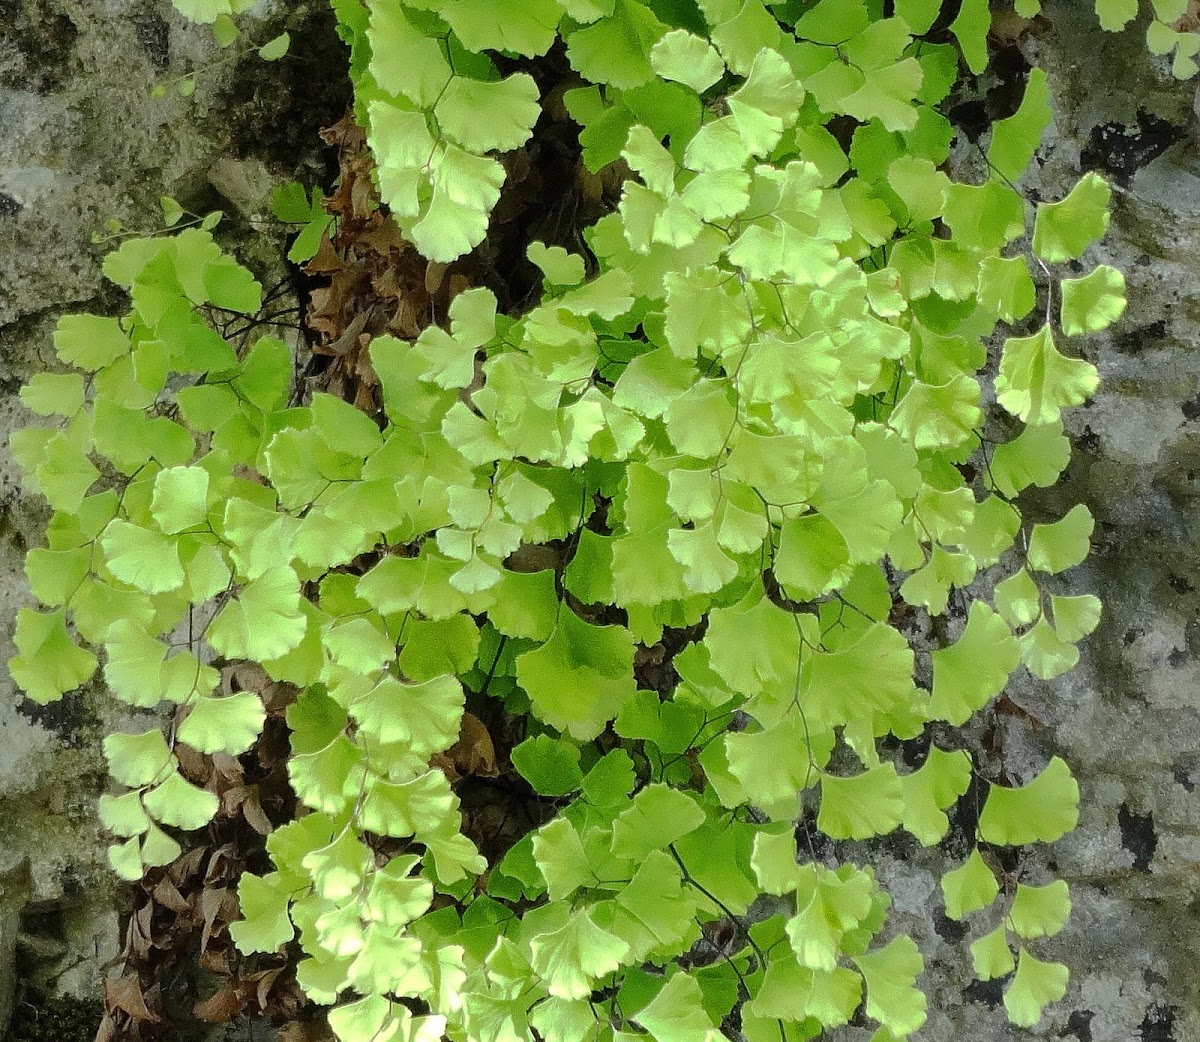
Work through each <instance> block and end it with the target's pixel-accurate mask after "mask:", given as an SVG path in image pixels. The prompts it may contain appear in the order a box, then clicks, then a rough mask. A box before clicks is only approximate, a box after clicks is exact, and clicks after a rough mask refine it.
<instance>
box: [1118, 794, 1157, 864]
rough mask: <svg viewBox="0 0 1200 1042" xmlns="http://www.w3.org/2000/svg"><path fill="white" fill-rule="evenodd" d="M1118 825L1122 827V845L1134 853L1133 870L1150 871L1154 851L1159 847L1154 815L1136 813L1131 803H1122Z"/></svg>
mask: <svg viewBox="0 0 1200 1042" xmlns="http://www.w3.org/2000/svg"><path fill="white" fill-rule="evenodd" d="M1117 825H1118V827H1119V828H1120V829H1121V846H1123V847H1124V848H1125V849H1126V850H1128V851H1129V852H1130V853H1131V854H1132V855H1133V870H1134V871H1135V872H1149V871H1150V863H1151V862H1152V861H1153V860H1154V852H1155V851H1156V850H1157V849H1158V835H1157V833H1155V831H1154V815H1153V814H1135V813H1134V812H1133V811H1132V810H1130V809H1129V804H1127V803H1122V804H1121V806H1120V807H1119V808H1118V809H1117Z"/></svg>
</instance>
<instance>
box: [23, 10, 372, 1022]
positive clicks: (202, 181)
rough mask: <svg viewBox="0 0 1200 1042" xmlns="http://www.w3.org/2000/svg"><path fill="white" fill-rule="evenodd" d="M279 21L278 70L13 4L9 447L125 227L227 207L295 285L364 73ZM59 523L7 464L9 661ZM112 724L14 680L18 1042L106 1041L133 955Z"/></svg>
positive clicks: (290, 15)
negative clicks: (108, 825)
mask: <svg viewBox="0 0 1200 1042" xmlns="http://www.w3.org/2000/svg"><path fill="white" fill-rule="evenodd" d="M265 7H266V5H260V9H258V10H257V11H256V13H259V14H262V15H264V16H265V20H263V21H258V22H255V21H254V20H251V21H250V22H249V23H248V24H249V26H250V28H251V30H252V31H253V33H254V39H256V40H258V41H259V42H261V41H262V40H265V39H268V38H270V36H272V35H274V34H275V33H277V32H279V31H280V29H282V28H283V27H284V23H283V18H284V17H286V19H287V22H286V25H287V27H288V28H290V29H291V30H292V32H293V34H294V35H295V37H296V40H297V46H296V47H295V48H294V50H293V54H292V55H291V56H289V58H288V60H287V61H285V62H282V63H279V64H277V65H272V66H266V65H264V63H262V62H261V61H259V60H258V59H257V58H256V57H254V56H250V57H246V58H243V59H240V60H238V61H232V62H230V61H225V59H226V58H227V57H228V53H229V52H221V51H218V50H217V48H216V46H215V44H214V43H213V41H212V38H211V35H212V34H211V32H210V31H209V30H208V29H207V28H205V27H203V26H189V25H187V24H186V23H185V22H184V21H183V19H181V18H180V17H179V16H178V15H177V14H176V13H175V12H174V11H173V10H172V9H171V8H170V6H169V4H168V3H166V2H165V0H164V2H162V3H156V2H141V0H88V2H76V0H4V2H0V437H6V436H7V433H8V432H9V431H10V430H11V429H12V428H13V427H14V426H18V425H22V424H24V423H26V422H28V416H27V414H25V413H24V412H23V410H22V409H21V408H20V406H19V403H18V401H17V397H16V394H17V389H18V387H19V386H20V384H21V383H22V382H24V381H25V380H26V379H28V377H29V376H30V375H31V374H32V373H33V372H36V371H38V370H39V369H41V368H44V367H45V366H46V365H47V364H48V363H49V362H50V361H51V360H52V359H53V352H52V349H51V345H50V337H51V332H52V330H53V328H54V324H55V322H56V321H57V319H58V316H59V315H60V314H63V313H65V312H71V311H82V310H90V311H95V312H99V313H107V314H117V313H120V312H121V311H122V310H123V309H124V306H125V305H124V301H123V300H122V299H121V295H120V294H119V293H118V292H116V291H114V289H113V287H112V286H110V285H108V284H106V283H105V282H104V281H103V280H102V278H101V274H100V262H101V260H102V259H103V257H104V254H105V253H106V252H107V251H108V250H110V249H112V248H113V247H114V246H115V245H116V242H115V241H114V242H109V243H107V244H93V243H92V236H93V233H96V232H100V233H101V234H103V226H104V222H105V221H106V220H108V219H109V218H115V219H117V220H119V221H121V222H122V223H123V224H124V225H125V226H126V227H128V228H130V229H134V230H145V231H152V230H154V229H155V228H157V227H159V226H160V225H161V215H160V213H159V205H158V199H159V197H160V196H162V195H164V194H168V195H171V196H174V197H175V198H177V199H178V200H179V201H180V202H181V203H182V204H183V205H184V206H185V207H187V208H188V209H191V210H193V211H198V212H201V213H204V212H207V211H209V210H212V209H221V210H223V211H225V213H226V214H227V217H226V220H225V221H224V223H223V224H222V226H221V229H220V230H219V232H218V236H219V237H220V238H221V239H222V241H223V244H224V245H226V246H227V247H229V248H232V249H234V250H235V251H236V252H237V253H238V254H239V255H240V256H241V257H242V258H243V259H244V260H245V261H247V262H248V263H249V264H251V265H252V266H253V267H254V268H255V269H256V271H257V273H258V274H259V275H260V276H261V277H262V278H263V280H264V281H265V282H268V283H273V282H275V281H278V280H279V279H280V278H281V277H282V275H283V267H282V262H281V257H282V250H281V249H280V245H281V243H282V235H281V233H277V232H276V231H275V230H273V228H272V224H271V221H270V218H269V211H268V208H267V197H268V195H269V192H270V189H271V187H272V185H273V184H275V183H277V182H280V181H284V180H288V179H290V178H292V177H300V178H301V179H304V180H306V181H309V182H313V183H321V184H324V183H327V182H328V179H329V177H330V176H331V172H330V170H329V169H328V168H327V158H328V157H327V153H326V152H325V151H323V150H322V147H321V143H320V140H319V138H318V136H317V131H318V129H319V128H320V127H322V126H327V125H329V124H331V123H333V122H335V121H336V120H337V119H338V118H339V117H340V116H341V115H342V113H343V112H344V111H345V107H346V105H347V103H348V101H349V93H350V92H349V85H348V83H347V82H346V78H345V69H346V63H347V60H348V59H347V55H346V52H345V49H344V48H343V47H342V45H341V43H340V42H339V41H338V40H337V37H336V35H335V33H334V31H333V19H332V15H331V13H330V10H329V5H328V3H326V2H325V0H312V2H302V3H288V4H286V5H282V4H281V5H277V8H278V10H277V11H275V13H271V12H269V11H265V10H263V9H264V8H265ZM222 62H224V63H223V64H221V63H222ZM206 67H207V68H206ZM193 69H200V70H202V71H201V72H200V74H199V77H198V84H199V85H198V88H197V90H196V93H195V96H194V97H193V98H190V99H185V98H181V97H179V96H178V95H177V94H176V93H174V92H171V93H168V95H167V96H166V97H165V98H163V99H152V98H151V97H150V91H151V89H152V88H153V87H154V85H155V84H156V83H158V82H162V81H171V80H173V79H176V78H178V77H180V76H181V75H183V74H185V73H187V72H189V71H191V70H193ZM252 222H253V225H252ZM46 517H47V515H46V513H45V511H44V508H43V506H42V505H40V504H38V503H37V502H36V501H34V500H32V499H29V498H28V497H26V496H24V495H23V494H22V493H21V492H20V490H19V488H18V484H17V474H16V470H15V466H14V464H13V463H12V461H11V459H10V458H9V455H8V453H7V452H0V656H2V657H3V658H4V659H5V660H7V658H8V657H9V656H10V655H11V654H12V653H13V648H12V642H11V632H12V622H13V617H14V615H15V613H16V610H17V608H18V607H19V606H20V605H21V604H22V603H23V602H24V601H25V600H26V598H27V597H28V589H27V586H26V584H25V580H24V575H23V564H22V563H23V557H24V554H25V551H26V549H28V548H29V547H30V546H37V545H39V544H40V542H41V535H40V533H41V530H42V528H43V527H44V524H45V521H46ZM112 712H113V707H112V706H111V704H110V703H109V702H108V701H107V700H106V699H105V697H104V695H103V693H102V692H101V691H99V690H97V691H89V692H84V693H83V694H82V695H75V696H71V697H68V698H67V699H65V700H64V701H63V702H62V703H60V704H57V705H52V706H48V707H45V708H39V707H37V706H33V705H32V704H31V703H29V702H23V701H22V700H21V698H20V696H19V694H18V693H17V692H16V691H14V689H13V686H12V683H11V681H10V680H9V679H8V677H7V675H5V676H4V677H3V678H0V1037H5V1038H8V1039H10V1040H11V1042H20V1040H24V1039H26V1038H29V1039H32V1038H38V1039H41V1038H47V1039H48V1038H54V1039H56V1040H59V1042H75V1040H76V1039H80V1040H89V1042H90V1039H91V1038H92V1036H93V1035H94V1033H95V1027H96V1023H97V1019H98V1012H97V1007H96V1006H95V1000H96V998H97V996H98V990H97V989H98V980H99V977H100V975H101V967H102V966H103V964H104V963H106V962H107V961H108V960H109V959H111V958H112V956H113V955H114V954H115V953H116V952H117V950H118V949H119V945H120V936H119V930H118V910H119V908H120V906H121V901H122V895H121V892H120V890H119V888H118V887H117V886H115V885H114V883H113V880H112V878H111V876H110V873H109V871H108V868H107V866H106V864H105V854H104V849H105V840H104V837H103V836H102V835H101V833H100V829H99V826H98V824H97V822H96V820H95V799H96V795H97V794H98V793H99V792H100V791H102V789H103V785H104V774H105V769H104V763H103V759H102V757H101V755H100V751H99V739H100V737H101V736H102V734H103V733H104V731H105V730H106V729H107V727H108V726H109V725H110V724H111V723H112V721H113V718H112V715H111V714H112ZM18 976H19V977H20V981H21V984H20V986H19V987H18V985H17V977H18ZM30 986H32V987H33V988H34V989H37V988H39V987H42V986H47V987H50V988H52V989H53V990H54V991H56V992H58V993H60V994H64V995H67V996H70V995H71V994H74V995H75V996H78V997H79V1000H80V1001H72V1000H70V999H69V998H67V999H64V1000H62V1001H60V1002H59V1003H58V1004H57V1005H53V1006H45V1007H39V1008H38V1009H37V1010H31V1009H30V1008H29V1007H27V1006H25V1005H22V999H23V997H24V998H29V997H30V995H31V993H30V992H29V988H30ZM22 988H24V989H25V991H22ZM14 999H15V1000H16V1003H17V1013H16V1015H15V1016H13V1017H12V1020H11V1027H10V1031H9V1033H8V1034H7V1035H6V1034H5V1025H6V1024H8V1023H9V1020H10V1011H11V1009H12V1005H13V1002H14ZM85 999H86V1000H87V1001H86V1002H82V1000H85ZM37 1001H38V1002H39V1003H40V1002H42V1001H43V999H42V998H41V997H38V998H37ZM81 1002H82V1004H81ZM89 1003H90V1004H89ZM35 1014H36V1015H35ZM72 1025H73V1026H72ZM39 1032H40V1033H39Z"/></svg>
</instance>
